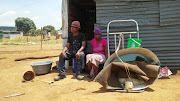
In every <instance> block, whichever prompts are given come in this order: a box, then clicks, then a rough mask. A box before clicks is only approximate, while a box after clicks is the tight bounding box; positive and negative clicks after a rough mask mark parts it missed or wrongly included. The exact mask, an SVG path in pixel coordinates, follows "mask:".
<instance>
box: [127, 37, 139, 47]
mask: <svg viewBox="0 0 180 101" xmlns="http://www.w3.org/2000/svg"><path fill="white" fill-rule="evenodd" d="M141 42H142V40H141V39H137V38H128V45H127V48H135V47H140V46H141Z"/></svg>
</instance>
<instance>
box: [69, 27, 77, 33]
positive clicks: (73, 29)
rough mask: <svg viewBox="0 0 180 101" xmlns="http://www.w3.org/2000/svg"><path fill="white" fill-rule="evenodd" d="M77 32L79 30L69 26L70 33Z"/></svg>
mask: <svg viewBox="0 0 180 101" xmlns="http://www.w3.org/2000/svg"><path fill="white" fill-rule="evenodd" d="M78 30H79V28H77V27H74V26H71V32H72V33H75V32H78Z"/></svg>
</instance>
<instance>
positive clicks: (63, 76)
mask: <svg viewBox="0 0 180 101" xmlns="http://www.w3.org/2000/svg"><path fill="white" fill-rule="evenodd" d="M64 78H66V76H65V75H61V76H59V75H58V76H57V77H55V78H54V81H59V80H60V79H64Z"/></svg>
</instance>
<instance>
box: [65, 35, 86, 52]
mask: <svg viewBox="0 0 180 101" xmlns="http://www.w3.org/2000/svg"><path fill="white" fill-rule="evenodd" d="M85 40H86V39H85V34H84V33H81V32H79V34H78V35H77V36H73V33H69V36H68V40H67V43H70V45H71V47H72V50H73V51H74V52H77V51H78V50H79V49H80V48H81V46H82V41H85Z"/></svg>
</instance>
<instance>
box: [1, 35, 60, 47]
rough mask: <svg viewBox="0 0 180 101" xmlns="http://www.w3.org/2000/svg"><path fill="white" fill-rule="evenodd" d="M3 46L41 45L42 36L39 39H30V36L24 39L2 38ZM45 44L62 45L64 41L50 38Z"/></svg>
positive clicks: (53, 37)
mask: <svg viewBox="0 0 180 101" xmlns="http://www.w3.org/2000/svg"><path fill="white" fill-rule="evenodd" d="M0 43H1V44H11V45H13V44H14V45H18V44H27V43H30V44H32V43H35V44H41V36H37V37H32V36H31V37H30V36H28V37H27V36H23V37H16V38H13V39H9V38H2V41H1V42H0ZM42 43H43V44H57V43H62V39H57V40H56V37H55V36H51V37H50V38H46V39H44V40H43V41H42Z"/></svg>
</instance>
